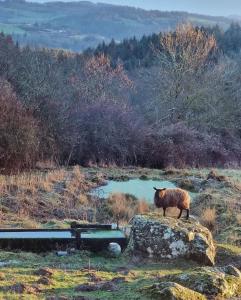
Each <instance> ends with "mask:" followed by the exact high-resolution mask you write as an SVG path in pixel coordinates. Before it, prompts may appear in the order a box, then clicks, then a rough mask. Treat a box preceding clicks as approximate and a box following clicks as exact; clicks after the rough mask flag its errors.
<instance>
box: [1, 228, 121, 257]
mask: <svg viewBox="0 0 241 300" xmlns="http://www.w3.org/2000/svg"><path fill="white" fill-rule="evenodd" d="M109 243H118V244H119V245H120V246H121V248H122V249H124V248H125V247H126V245H127V239H126V236H125V234H124V232H122V231H121V230H118V229H115V230H114V229H111V227H108V228H107V227H101V226H100V227H99V226H97V227H94V226H93V225H91V224H90V225H89V226H88V225H86V224H85V226H83V227H81V226H78V227H75V228H70V229H0V248H1V249H5V250H24V251H31V252H46V251H52V250H55V251H65V250H68V249H71V248H75V249H87V250H90V251H95V252H96V251H101V250H105V249H107V247H108V245H109Z"/></svg>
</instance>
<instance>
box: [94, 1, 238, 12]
mask: <svg viewBox="0 0 241 300" xmlns="http://www.w3.org/2000/svg"><path fill="white" fill-rule="evenodd" d="M92 2H105V3H110V4H119V5H129V6H135V7H141V8H144V9H158V10H178V11H188V12H193V13H199V14H206V15H213V16H230V15H241V0H129V1H128V0H98V1H92Z"/></svg>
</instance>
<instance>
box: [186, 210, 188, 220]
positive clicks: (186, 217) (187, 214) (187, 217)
mask: <svg viewBox="0 0 241 300" xmlns="http://www.w3.org/2000/svg"><path fill="white" fill-rule="evenodd" d="M186 211H187V216H186V219H187V220H188V219H189V209H187V210H186Z"/></svg>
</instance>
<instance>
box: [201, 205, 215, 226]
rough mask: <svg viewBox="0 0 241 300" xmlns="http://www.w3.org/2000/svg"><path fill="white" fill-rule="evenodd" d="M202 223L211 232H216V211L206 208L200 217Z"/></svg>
mask: <svg viewBox="0 0 241 300" xmlns="http://www.w3.org/2000/svg"><path fill="white" fill-rule="evenodd" d="M200 222H201V224H202V225H204V226H205V227H207V228H208V229H209V230H210V231H214V230H215V228H216V209H215V208H210V207H208V208H206V209H205V210H204V211H203V213H202V215H201V217H200Z"/></svg>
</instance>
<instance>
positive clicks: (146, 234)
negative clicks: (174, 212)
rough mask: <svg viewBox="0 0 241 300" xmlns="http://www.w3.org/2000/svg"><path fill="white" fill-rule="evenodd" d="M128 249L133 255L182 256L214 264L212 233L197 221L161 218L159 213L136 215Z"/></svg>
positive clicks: (170, 257) (205, 263)
mask: <svg viewBox="0 0 241 300" xmlns="http://www.w3.org/2000/svg"><path fill="white" fill-rule="evenodd" d="M128 249H129V250H130V251H131V252H132V253H133V254H134V255H136V254H138V255H141V256H146V257H153V258H155V259H162V258H169V259H174V258H180V257H183V258H188V259H192V260H195V261H197V262H199V263H201V264H204V265H214V258H215V246H214V243H213V239H212V234H211V233H210V231H209V230H208V229H207V228H205V227H203V226H202V225H200V224H199V223H198V222H197V221H184V220H183V221H182V220H177V219H175V218H163V217H161V216H160V215H159V214H148V215H137V216H135V217H134V219H133V221H132V230H131V235H130V242H129V247H128Z"/></svg>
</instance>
